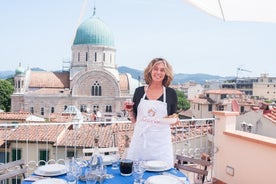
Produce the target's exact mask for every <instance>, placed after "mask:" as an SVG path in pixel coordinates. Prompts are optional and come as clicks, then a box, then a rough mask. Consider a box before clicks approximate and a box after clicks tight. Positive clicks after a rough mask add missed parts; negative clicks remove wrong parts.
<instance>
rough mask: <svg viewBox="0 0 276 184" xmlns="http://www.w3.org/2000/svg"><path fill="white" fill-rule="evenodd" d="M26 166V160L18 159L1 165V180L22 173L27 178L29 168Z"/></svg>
mask: <svg viewBox="0 0 276 184" xmlns="http://www.w3.org/2000/svg"><path fill="white" fill-rule="evenodd" d="M24 166H25V161H24V160H17V161H13V162H8V163H6V164H2V165H0V181H2V180H6V179H9V178H13V177H15V176H20V175H21V176H22V177H23V178H25V173H26V172H27V168H26V167H24Z"/></svg>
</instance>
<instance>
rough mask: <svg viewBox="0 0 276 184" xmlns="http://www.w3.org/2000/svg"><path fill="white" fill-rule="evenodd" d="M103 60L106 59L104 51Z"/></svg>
mask: <svg viewBox="0 0 276 184" xmlns="http://www.w3.org/2000/svg"><path fill="white" fill-rule="evenodd" d="M103 61H105V53H103Z"/></svg>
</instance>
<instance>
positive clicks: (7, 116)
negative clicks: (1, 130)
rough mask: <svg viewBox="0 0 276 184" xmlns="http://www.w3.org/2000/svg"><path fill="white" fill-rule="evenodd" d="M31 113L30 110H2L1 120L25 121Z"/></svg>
mask: <svg viewBox="0 0 276 184" xmlns="http://www.w3.org/2000/svg"><path fill="white" fill-rule="evenodd" d="M30 115H31V113H29V112H0V121H1V120H20V121H25V120H26V119H27V118H28V117H29V116H30Z"/></svg>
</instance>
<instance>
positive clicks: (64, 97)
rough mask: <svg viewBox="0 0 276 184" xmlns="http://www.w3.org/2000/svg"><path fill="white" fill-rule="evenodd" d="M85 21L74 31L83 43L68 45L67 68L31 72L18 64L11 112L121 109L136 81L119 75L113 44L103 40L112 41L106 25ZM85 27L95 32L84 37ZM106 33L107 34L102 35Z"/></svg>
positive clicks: (108, 111) (110, 113) (107, 113)
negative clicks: (78, 29) (69, 62)
mask: <svg viewBox="0 0 276 184" xmlns="http://www.w3.org/2000/svg"><path fill="white" fill-rule="evenodd" d="M84 23H86V24H85V26H83V25H82V26H81V31H82V32H81V31H79V32H77V34H76V38H77V37H78V39H80V37H81V38H82V40H81V41H82V42H83V43H82V42H79V41H78V44H73V45H72V47H71V49H72V61H71V66H70V69H69V71H62V72H46V71H31V70H29V69H28V70H23V69H22V67H21V66H19V67H18V69H17V70H16V74H15V77H14V79H15V91H14V93H13V95H12V96H11V99H12V105H11V111H12V112H19V111H24V112H31V113H32V114H37V115H40V116H42V117H45V118H47V117H50V115H51V114H52V113H62V112H63V111H64V110H65V109H66V107H68V106H72V105H73V106H75V107H77V108H78V109H79V110H80V111H81V112H88V113H93V112H95V111H97V110H100V111H101V112H102V113H103V115H104V116H106V117H111V116H114V115H117V114H118V113H121V112H122V111H123V102H124V101H125V99H126V98H130V97H132V95H133V94H132V93H133V91H134V89H135V88H136V87H138V85H139V82H138V81H137V80H135V79H133V78H132V77H131V76H130V75H129V74H119V72H118V70H117V66H116V63H115V55H116V49H115V47H114V46H113V44H110V45H108V44H105V42H104V41H105V40H103V41H102V39H110V40H113V38H112V37H111V36H110V35H111V34H110V33H109V32H108V31H107V28H106V27H105V28H104V30H102V31H103V33H101V29H102V27H103V24H104V23H103V22H101V21H100V20H99V19H98V18H96V17H91V18H90V19H89V21H87V22H86V21H85V22H84ZM97 26H98V27H97ZM91 27H92V28H93V29H92V28H91ZM86 29H87V30H88V32H89V31H90V32H91V29H92V30H95V31H94V32H93V31H92V32H91V33H90V34H92V35H85V37H83V34H84V33H83V30H86ZM84 32H85V31H84ZM106 32H108V35H104V34H105V33H106ZM85 33H86V32H85ZM78 34H79V35H78ZM103 35H104V36H103ZM90 37H91V38H93V39H92V41H91V38H90ZM98 37H99V38H98ZM86 38H89V40H88V41H87V40H85V39H86ZM101 41H102V42H101ZM133 84H135V85H133ZM132 88H133V89H132Z"/></svg>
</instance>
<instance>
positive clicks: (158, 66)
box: [126, 58, 177, 167]
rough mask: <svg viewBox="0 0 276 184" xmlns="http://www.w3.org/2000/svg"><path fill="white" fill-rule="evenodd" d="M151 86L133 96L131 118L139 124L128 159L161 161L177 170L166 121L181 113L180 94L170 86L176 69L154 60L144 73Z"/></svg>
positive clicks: (147, 82)
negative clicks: (179, 107) (173, 69)
mask: <svg viewBox="0 0 276 184" xmlns="http://www.w3.org/2000/svg"><path fill="white" fill-rule="evenodd" d="M144 79H145V82H146V84H147V86H141V87H138V88H137V89H136V90H135V92H134V96H133V102H134V106H133V109H130V110H129V109H126V110H128V111H129V118H130V120H131V121H132V122H133V123H136V124H135V129H134V133H133V137H132V139H131V144H130V147H129V149H128V153H127V158H129V159H132V160H161V161H165V162H167V163H168V165H169V166H170V167H173V150H172V142H171V129H170V125H168V124H162V121H161V120H162V119H163V118H164V117H166V116H168V115H171V114H173V113H175V112H176V110H177V95H176V92H175V90H174V89H172V88H170V87H168V86H169V85H170V84H171V82H172V79H173V73H172V67H171V65H170V64H169V63H168V62H167V61H166V60H165V59H163V58H155V59H153V60H152V61H151V62H150V63H149V64H148V66H147V68H146V69H145V71H144Z"/></svg>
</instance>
